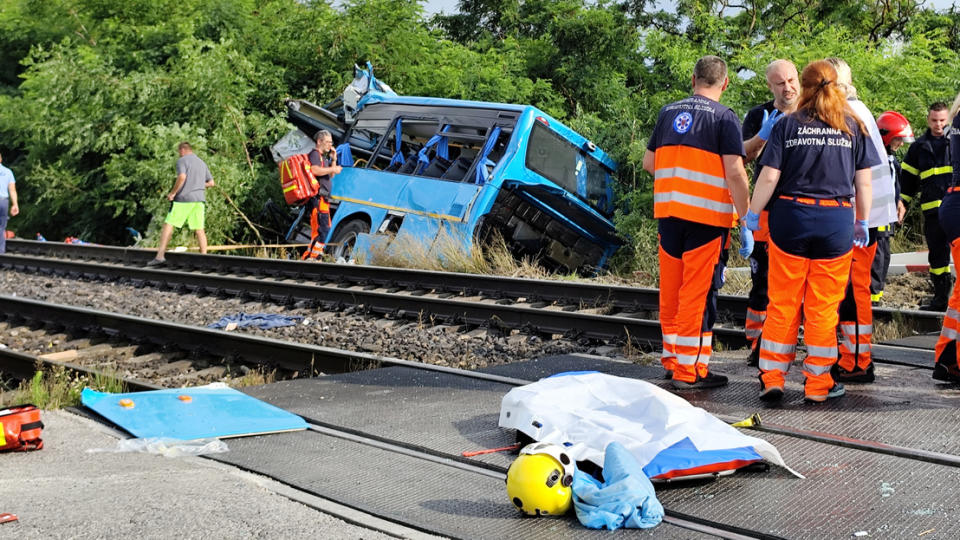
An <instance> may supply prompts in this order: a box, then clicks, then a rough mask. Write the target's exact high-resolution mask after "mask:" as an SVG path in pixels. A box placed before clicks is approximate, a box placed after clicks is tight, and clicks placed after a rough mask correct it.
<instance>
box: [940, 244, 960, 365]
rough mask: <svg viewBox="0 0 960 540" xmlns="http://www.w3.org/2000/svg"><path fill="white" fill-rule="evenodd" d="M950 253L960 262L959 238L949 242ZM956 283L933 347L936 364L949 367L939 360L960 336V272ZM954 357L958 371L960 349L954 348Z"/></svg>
mask: <svg viewBox="0 0 960 540" xmlns="http://www.w3.org/2000/svg"><path fill="white" fill-rule="evenodd" d="M950 252H951V253H953V260H954V261H960V238H955V239H954V240H953V241H952V242H950ZM957 274H958V277H957V283H955V284H954V286H953V294H951V295H950V302H949V303H948V304H947V312H946V313H945V314H944V315H943V329H942V330H940V339H938V340H937V346H936V347H935V358H936V359H937V362H942V363H943V364H945V365H949V364H948V363H947V362H949V360H950V359H949V358H941V357H942V356H943V354H944V351H945V350H946V348H947V345H950V343H951V342H955V341H957V340H958V336H960V272H958V273H957ZM954 351H955V352H954V356H955V361H956V363H957V368H958V369H960V347H957V346H956V345H955V346H954Z"/></svg>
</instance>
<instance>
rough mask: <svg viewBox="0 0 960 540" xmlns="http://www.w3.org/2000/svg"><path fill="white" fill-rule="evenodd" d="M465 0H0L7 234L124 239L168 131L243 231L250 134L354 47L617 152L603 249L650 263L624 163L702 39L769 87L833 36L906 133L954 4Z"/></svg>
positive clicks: (318, 94) (401, 74)
mask: <svg viewBox="0 0 960 540" xmlns="http://www.w3.org/2000/svg"><path fill="white" fill-rule="evenodd" d="M676 4H677V6H678V10H677V13H667V12H662V11H659V10H657V9H656V8H655V3H654V2H652V1H650V0H622V1H619V2H618V1H610V0H601V1H599V2H596V1H587V0H524V1H519V0H462V1H461V2H460V13H459V14H456V15H452V16H434V17H429V16H428V15H427V14H425V12H424V10H423V5H422V3H421V2H417V1H414V0H349V1H347V2H346V3H345V4H342V5H341V7H338V8H333V7H331V5H329V4H327V3H325V2H319V1H297V0H175V1H174V0H4V2H2V3H0V151H2V152H3V154H4V162H5V163H6V164H7V165H8V166H11V167H12V168H13V170H14V172H15V173H16V174H17V177H18V179H19V182H18V188H19V191H20V195H21V199H22V204H21V206H22V214H21V216H20V217H18V218H16V219H15V220H13V221H12V222H11V225H10V226H11V228H13V229H14V230H17V231H18V232H19V233H20V234H21V236H29V235H31V234H33V233H34V232H42V233H43V234H44V235H46V236H48V237H50V238H62V237H63V236H66V235H72V236H81V237H83V238H85V239H88V240H93V241H99V242H110V243H125V242H127V241H128V240H129V237H128V236H127V233H126V232H125V231H124V228H125V227H128V226H130V227H133V228H135V229H138V230H140V231H143V232H145V233H149V234H150V235H151V237H154V236H155V235H156V231H157V230H158V228H159V221H160V220H161V219H162V217H163V215H164V212H165V210H166V208H167V204H166V200H165V198H164V197H163V194H164V193H166V191H167V190H169V188H170V186H171V185H172V182H173V163H174V161H175V158H176V153H175V145H176V143H177V142H178V141H180V140H189V141H190V142H192V143H193V144H194V146H195V147H196V148H197V153H198V154H199V155H200V156H201V157H202V158H204V159H205V160H206V161H207V163H208V164H209V165H210V167H211V170H212V171H213V175H214V177H215V178H216V180H217V183H218V188H219V189H220V190H222V191H219V190H215V191H212V192H208V197H207V198H208V201H209V208H208V226H207V232H208V236H209V237H210V242H211V243H212V244H219V243H226V242H231V241H236V242H241V241H244V240H247V239H249V238H250V235H251V232H250V230H249V229H248V228H247V226H246V224H245V223H244V221H243V220H242V219H240V218H239V216H238V215H237V214H236V211H235V209H234V207H233V206H232V205H230V204H228V202H227V200H226V197H225V196H224V195H229V197H230V199H231V200H232V201H233V202H234V203H236V204H237V205H238V207H239V208H241V209H242V210H243V211H244V212H245V213H246V214H248V215H251V216H256V215H257V214H258V213H259V209H260V207H261V206H262V204H263V202H264V201H265V200H266V199H267V198H270V197H272V198H274V199H278V198H279V189H278V186H277V184H278V182H277V181H276V178H275V174H276V173H275V165H274V164H273V162H272V160H271V159H270V156H269V152H268V146H269V145H270V144H271V143H272V142H274V141H275V140H276V139H277V138H279V136H280V135H282V134H283V133H284V132H285V130H286V129H287V128H286V123H285V121H284V120H283V113H284V107H283V100H284V99H285V98H287V97H298V98H306V99H310V100H312V101H315V102H319V103H323V102H326V101H328V100H330V99H332V98H334V97H335V96H336V95H337V94H338V93H339V92H340V91H341V89H342V88H343V86H344V85H345V84H346V83H347V82H348V81H349V79H350V78H351V77H352V70H351V68H352V66H353V64H354V63H361V64H362V63H363V62H365V61H370V62H372V63H373V65H374V66H375V67H376V70H377V76H378V77H379V78H380V79H382V80H384V81H386V82H388V83H389V84H391V86H393V88H394V89H395V90H397V91H398V92H400V93H403V94H411V95H431V96H440V97H453V98H467V99H479V100H490V101H505V102H517V103H532V104H534V105H537V106H539V107H541V108H543V109H544V110H546V111H547V112H549V113H551V114H552V115H555V116H556V117H558V118H561V119H563V120H564V121H566V122H567V123H569V124H570V125H571V126H572V127H574V128H575V129H577V130H579V131H581V132H582V133H584V134H585V135H587V136H589V137H590V138H592V139H593V140H594V141H596V142H597V143H598V145H599V146H601V147H602V148H605V149H606V150H607V151H608V152H610V153H611V154H613V156H614V157H615V158H616V159H617V160H618V161H619V162H620V164H621V169H620V172H619V178H620V187H621V189H620V192H619V203H620V204H619V210H618V214H617V222H618V226H619V227H620V228H621V230H622V232H623V233H624V234H625V235H628V236H630V237H632V238H633V239H634V240H635V245H636V247H637V248H638V249H637V250H636V252H635V253H633V254H631V253H629V252H625V253H624V254H623V255H621V257H620V264H621V269H623V270H637V269H639V270H644V271H651V272H655V269H654V268H651V267H650V265H651V262H650V261H651V260H652V259H654V258H652V257H650V256H649V250H650V238H651V235H652V234H653V233H652V231H653V227H652V226H651V220H650V213H651V208H650V207H651V204H650V191H651V185H650V178H649V177H648V176H646V175H645V173H643V172H642V171H641V169H640V164H641V161H642V157H643V152H644V148H645V145H646V137H647V135H648V134H649V132H650V130H651V128H652V126H653V123H654V121H655V119H656V115H657V112H658V110H659V109H660V107H661V106H663V105H664V104H666V103H667V102H669V101H672V100H675V99H678V98H680V97H682V96H684V95H686V94H687V93H688V92H689V82H690V73H691V70H692V67H693V64H694V63H695V61H696V59H697V58H699V57H700V56H702V55H704V54H718V55H720V56H722V57H724V58H726V59H727V60H728V62H729V65H730V67H731V70H732V74H731V86H730V88H729V90H728V91H727V93H726V94H725V95H724V102H725V103H726V104H728V105H729V106H731V107H733V108H734V109H735V110H737V111H738V112H739V113H740V114H743V113H745V112H746V110H747V109H748V108H749V107H751V106H753V105H755V104H757V103H760V102H762V101H766V100H767V99H769V93H768V91H767V89H766V84H765V81H764V80H763V77H762V75H761V76H756V74H757V73H761V74H762V71H763V68H764V66H765V65H766V64H767V63H768V62H769V61H770V60H773V59H775V58H780V57H785V58H790V59H792V60H794V61H795V62H796V63H797V64H798V65H800V66H801V67H802V65H803V64H804V63H806V62H808V61H810V60H813V59H817V58H822V57H826V56H840V57H842V58H844V59H846V60H847V62H848V63H850V65H851V66H852V68H853V71H854V83H855V85H856V86H857V87H858V89H859V91H860V95H861V98H862V99H863V100H864V101H865V102H866V103H867V105H868V106H869V107H870V108H871V109H872V110H873V111H874V112H879V111H882V110H885V109H891V108H892V109H897V110H900V111H901V112H903V113H904V114H906V115H907V117H908V118H910V120H911V122H912V123H913V126H914V129H915V131H918V132H922V130H923V127H924V125H925V124H924V117H925V111H926V105H927V104H928V103H930V102H932V101H935V100H945V101H950V100H952V99H953V97H954V95H955V94H956V92H957V90H958V89H960V57H958V53H957V50H960V14H958V13H957V12H956V11H951V12H946V13H938V12H934V11H932V10H930V9H927V8H924V7H922V6H921V2H919V1H916V0H891V1H886V2H872V1H867V0H838V1H829V2H828V1H826V0H811V1H805V2H796V1H788V0H745V1H742V2H738V3H737V6H738V7H736V8H734V7H730V5H731V4H732V3H731V2H728V1H707V0H678V1H677V2H676Z"/></svg>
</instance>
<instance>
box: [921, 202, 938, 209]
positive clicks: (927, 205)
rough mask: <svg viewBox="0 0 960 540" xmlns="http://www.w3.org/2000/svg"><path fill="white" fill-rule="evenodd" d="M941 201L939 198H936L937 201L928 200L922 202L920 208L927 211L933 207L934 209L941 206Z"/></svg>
mask: <svg viewBox="0 0 960 540" xmlns="http://www.w3.org/2000/svg"><path fill="white" fill-rule="evenodd" d="M940 202H941V201H939V200H936V201H927V202H925V203H922V204H921V205H920V209H921V210H923V211H927V210H932V209H934V208H940Z"/></svg>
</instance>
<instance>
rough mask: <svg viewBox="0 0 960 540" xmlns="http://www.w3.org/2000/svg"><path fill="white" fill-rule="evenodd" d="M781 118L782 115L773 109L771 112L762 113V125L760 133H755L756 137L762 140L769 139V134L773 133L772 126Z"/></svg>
mask: <svg viewBox="0 0 960 540" xmlns="http://www.w3.org/2000/svg"><path fill="white" fill-rule="evenodd" d="M781 118H783V113H781V112H780V111H778V110H777V109H774V110H772V111H763V123H761V124H760V131H758V132H757V137H760V138H761V139H763V140H767V139H769V138H770V132H771V131H773V126H774V124H776V123H777V122H779V121H780V119H781Z"/></svg>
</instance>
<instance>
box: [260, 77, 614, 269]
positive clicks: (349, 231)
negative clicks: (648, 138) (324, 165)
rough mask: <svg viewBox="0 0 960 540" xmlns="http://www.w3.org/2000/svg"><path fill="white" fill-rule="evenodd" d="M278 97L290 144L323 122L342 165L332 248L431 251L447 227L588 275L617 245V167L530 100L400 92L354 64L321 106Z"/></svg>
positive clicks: (339, 251) (334, 197) (464, 238)
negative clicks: (404, 243) (419, 247)
mask: <svg viewBox="0 0 960 540" xmlns="http://www.w3.org/2000/svg"><path fill="white" fill-rule="evenodd" d="M287 105H288V119H289V120H290V122H291V123H293V124H294V125H295V126H296V127H297V128H298V129H297V131H298V132H299V133H296V134H294V133H291V134H290V135H288V137H285V139H288V141H287V146H288V147H291V146H297V144H296V143H290V140H299V141H301V142H300V143H299V144H300V146H301V148H303V147H304V146H306V145H311V146H312V143H311V142H310V141H309V139H310V137H307V136H306V135H310V136H312V135H313V134H314V133H315V132H316V131H317V130H319V129H326V130H329V131H330V132H331V133H332V134H333V136H334V140H335V142H336V143H337V144H339V147H338V155H339V156H340V160H339V162H340V164H341V165H348V164H352V166H349V167H347V166H344V167H343V171H342V172H341V173H340V174H338V175H336V176H335V177H334V179H333V189H332V191H331V197H330V198H331V228H330V233H329V237H328V238H327V242H328V243H329V244H331V245H330V246H329V248H328V249H330V250H332V251H333V254H334V256H345V257H347V258H349V255H350V253H351V251H352V250H355V249H356V250H360V249H362V246H369V245H371V244H374V243H378V244H379V245H383V244H384V243H388V242H390V241H391V239H394V238H400V237H401V236H404V235H408V236H410V237H412V238H415V239H416V240H417V241H419V242H422V243H423V244H424V245H425V246H427V247H428V248H429V247H430V246H431V245H433V243H434V242H437V239H438V238H439V237H440V236H442V233H444V232H445V233H446V234H447V236H449V237H452V238H456V239H458V240H457V241H459V242H461V243H462V244H463V247H464V248H465V249H469V247H470V246H471V245H472V244H473V243H475V242H483V241H484V239H487V238H491V237H492V235H494V234H498V235H499V236H500V237H502V238H503V239H504V240H505V242H506V245H507V246H508V247H509V249H510V250H511V252H512V253H513V255H514V256H516V257H530V258H532V259H535V260H537V261H539V262H540V263H541V264H543V265H544V266H546V267H548V268H551V269H555V270H560V271H571V272H572V271H577V272H581V273H593V272H595V271H596V270H598V269H601V268H603V267H604V266H605V265H606V264H607V262H608V260H609V258H610V256H611V255H612V254H613V253H614V252H615V251H616V250H617V249H618V248H619V247H620V246H621V245H622V243H623V241H622V240H621V239H620V238H619V237H618V235H617V233H616V231H615V229H614V225H613V223H612V222H611V219H610V218H611V216H612V212H613V178H614V176H613V175H614V172H615V170H616V164H615V163H614V162H613V160H612V159H610V157H609V156H608V155H607V154H605V153H604V152H603V151H602V150H601V149H599V148H597V147H596V146H595V145H594V144H593V143H592V142H590V141H589V140H588V139H586V138H585V137H583V136H581V135H580V134H578V133H576V132H575V131H573V130H572V129H570V128H568V127H567V126H565V125H563V124H562V123H560V122H558V121H557V120H555V119H553V118H551V117H550V116H549V115H547V114H545V113H544V112H542V111H540V110H538V109H537V108H535V107H532V106H529V105H509V104H503V103H486V102H479V101H464V100H456V99H439V98H428V97H410V96H400V95H397V94H396V93H394V92H393V91H392V90H390V88H389V87H388V86H386V85H385V84H383V83H381V82H380V81H378V80H376V79H375V78H374V77H373V76H372V72H371V71H370V70H360V69H358V70H357V78H356V80H354V82H353V83H352V84H351V85H350V86H348V87H347V89H346V90H345V91H344V93H343V95H342V96H341V97H339V98H338V99H337V100H335V101H333V102H331V103H330V104H328V105H326V106H323V107H320V106H317V105H314V104H312V103H309V102H307V101H302V100H291V101H288V103H287ZM291 136H293V139H290V137H291ZM274 157H275V158H276V159H281V158H282V156H281V155H278V152H277V150H276V149H275V150H274Z"/></svg>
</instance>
